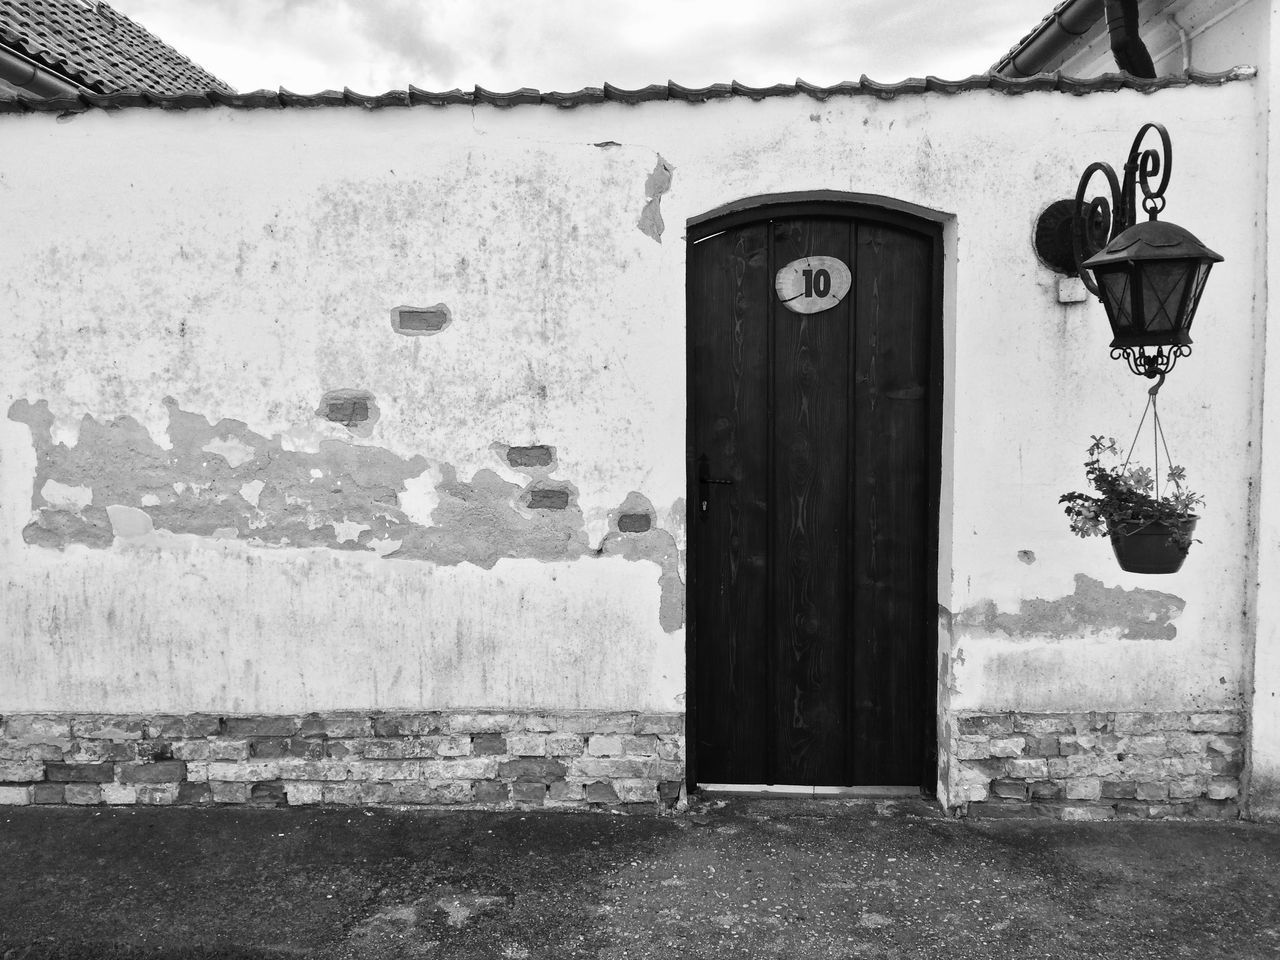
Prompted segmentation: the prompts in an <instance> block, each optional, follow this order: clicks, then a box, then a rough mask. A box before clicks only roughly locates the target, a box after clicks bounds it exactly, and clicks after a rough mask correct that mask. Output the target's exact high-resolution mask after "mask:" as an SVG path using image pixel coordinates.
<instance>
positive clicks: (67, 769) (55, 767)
mask: <svg viewBox="0 0 1280 960" xmlns="http://www.w3.org/2000/svg"><path fill="white" fill-rule="evenodd" d="M44 775H45V779H47V780H58V781H62V782H64V783H110V782H111V781H112V780H114V779H115V775H116V769H115V764H114V763H46V764H45V765H44ZM32 779H35V778H34V777H33V778H32Z"/></svg>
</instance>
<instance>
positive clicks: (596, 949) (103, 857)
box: [0, 800, 1280, 960]
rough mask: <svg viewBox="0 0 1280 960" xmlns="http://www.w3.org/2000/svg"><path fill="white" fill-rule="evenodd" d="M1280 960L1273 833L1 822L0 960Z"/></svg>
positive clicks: (166, 819)
mask: <svg viewBox="0 0 1280 960" xmlns="http://www.w3.org/2000/svg"><path fill="white" fill-rule="evenodd" d="M676 956H679V957H706V958H712V957H717V958H718V957H725V958H755V957H775V956H776V957H787V958H809V957H813V958H822V960H838V958H864V957H865V958H902V960H924V958H931V957H939V958H941V957H946V958H948V960H970V958H974V960H976V958H1006V957H1007V958H1018V960H1031V958H1063V960H1067V958H1070V960H1081V958H1117V960H1118V958H1125V960H1141V958H1161V960H1167V958H1182V957H1192V958H1197V960H1199V958H1214V957H1224V958H1226V957H1230V958H1235V960H1246V958H1268V960H1274V958H1276V957H1280V827H1277V826H1260V825H1253V824H1221V823H1191V822H1181V823H1144V822H1115V823H1079V824H1067V823H1059V822H1056V821H1025V820H985V821H956V820H947V819H944V818H942V817H941V816H940V815H938V814H937V813H935V812H933V811H931V810H930V809H929V808H927V807H925V806H924V805H923V804H920V803H916V802H885V801H882V802H879V803H874V802H866V801H863V802H857V803H853V802H841V801H832V802H817V801H793V800H785V801H784V800H739V801H734V802H731V803H727V804H709V805H701V806H698V807H695V809H694V810H693V811H692V812H691V813H689V814H687V815H685V816H682V817H657V816H643V815H641V816H636V815H631V816H611V815H608V814H567V813H527V814H521V813H502V814H495V813H464V812H444V813H435V812H426V811H408V812H395V811H361V810H354V811H348V810H298V809H295V810H274V809H252V810H251V809H242V810H230V809H218V810H187V809H168V810H166V809H101V810H66V809H48V808H43V809H42V808H5V809H4V810H3V811H0V958H3V960H35V958H48V957H59V958H84V960H89V958H92V960H112V958H115V960H142V958H148V960H159V958H192V960H231V958H242V960H250V958H258V960H262V958H276V957H281V958H283V957H315V958H319V960H338V958H378V960H382V958H389V960H398V958H413V960H418V958H421V960H427V958H464V957H465V958H472V957H475V958H489V957H492V958H503V960H513V958H516V960H518V958H529V960H534V958H553V957H554V958H559V957H575V958H576V957H584V958H592V960H623V958H627V960H630V958H647V957H664V958H669V957H676Z"/></svg>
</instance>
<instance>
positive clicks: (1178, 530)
mask: <svg viewBox="0 0 1280 960" xmlns="http://www.w3.org/2000/svg"><path fill="white" fill-rule="evenodd" d="M1198 519H1199V517H1187V519H1186V520H1183V521H1182V522H1181V523H1160V522H1158V521H1152V522H1150V523H1138V522H1136V521H1130V522H1128V523H1122V524H1118V525H1117V526H1115V527H1111V528H1109V530H1108V533H1110V535H1111V549H1112V550H1114V551H1115V555H1116V560H1117V561H1118V562H1119V564H1120V569H1121V570H1127V571H1129V572H1130V573H1177V572H1178V569H1179V568H1180V567H1181V566H1182V561H1183V560H1185V559H1187V550H1188V549H1189V548H1190V546H1191V544H1190V542H1189V540H1190V537H1191V534H1192V533H1193V532H1194V531H1195V529H1196V521H1197V520H1198ZM1175 535H1179V536H1180V539H1181V540H1182V542H1181V543H1179V542H1178V541H1177V540H1174V539H1173V537H1174V536H1175Z"/></svg>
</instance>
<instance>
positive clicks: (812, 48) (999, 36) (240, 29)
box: [114, 0, 1039, 92]
mask: <svg viewBox="0 0 1280 960" xmlns="http://www.w3.org/2000/svg"><path fill="white" fill-rule="evenodd" d="M114 6H116V7H117V8H119V9H121V10H122V11H123V12H125V13H126V14H128V15H129V16H130V17H132V18H134V19H136V20H137V21H138V22H139V23H142V24H143V25H145V26H146V27H147V28H148V29H150V30H152V31H153V32H155V33H156V34H158V35H159V36H160V37H162V38H163V39H164V40H166V42H168V43H170V44H172V45H173V46H175V47H177V48H178V49H180V50H181V51H182V52H183V53H185V54H187V55H188V56H190V57H191V58H192V59H193V60H195V61H196V62H198V63H200V64H201V65H202V66H204V67H206V68H207V69H209V70H210V71H212V72H213V73H215V74H217V75H218V76H221V77H223V78H224V79H225V80H227V81H228V82H229V83H231V84H233V85H234V86H236V87H238V88H239V89H242V90H248V89H255V88H258V87H269V88H273V87H277V86H285V87H288V88H290V89H293V90H297V91H300V92H313V91H316V90H320V89H325V88H337V89H341V88H342V87H343V86H350V87H352V88H354V89H357V90H361V91H363V92H378V91H382V90H386V89H391V88H404V87H406V86H408V85H409V84H410V83H413V84H416V85H417V86H420V87H424V88H426V89H450V88H452V87H462V88H464V89H468V88H470V87H473V86H475V85H477V84H479V85H482V86H485V87H488V88H490V89H495V90H511V89H514V88H516V87H521V86H530V87H537V88H539V89H544V90H576V89H579V88H581V87H583V86H599V85H601V84H602V83H604V82H605V81H606V80H607V81H609V82H611V83H614V84H617V85H618V86H623V87H636V86H643V85H645V84H648V83H658V82H664V81H666V80H668V79H673V80H676V81H677V82H680V83H684V84H689V85H695V84H696V85H700V84H706V83H713V82H725V81H729V80H738V81H740V82H743V83H747V84H750V85H755V86H763V85H768V84H773V83H780V82H782V83H790V82H792V81H793V80H795V78H796V77H803V78H804V79H806V80H808V81H810V82H813V83H837V82H839V81H841V80H848V79H856V78H857V77H858V76H859V75H860V74H863V73H866V74H868V75H869V76H872V77H875V78H876V79H879V80H896V79H901V78H902V77H906V76H911V75H915V76H920V75H924V74H926V73H933V74H938V75H941V76H947V77H959V76H967V75H968V74H970V73H979V72H982V71H984V70H986V69H987V67H988V66H990V65H991V63H992V62H994V61H995V60H996V59H997V58H998V57H999V56H1000V55H1001V54H1003V53H1004V51H1005V50H1007V49H1008V48H1009V46H1010V45H1012V44H1013V43H1014V42H1015V41H1017V40H1018V39H1019V38H1020V37H1022V36H1023V35H1025V34H1026V33H1027V32H1028V31H1029V30H1030V29H1031V28H1032V27H1033V26H1034V25H1035V23H1036V22H1037V21H1038V20H1039V15H1037V14H1030V15H1028V12H1027V9H1026V8H1027V6H1028V5H1027V4H1026V3H1025V0H989V2H987V3H983V4H969V5H963V6H962V5H958V4H955V3H954V2H942V0H917V2H915V3H911V4H896V5H889V4H885V3H883V2H879V0H851V2H846V3H841V4H832V3H830V2H829V0H789V2H787V3H786V4H778V3H776V2H773V0H769V2H766V0H736V2H714V0H701V2H697V3H690V2H688V0H650V2H648V3H646V4H643V5H641V4H623V3H602V2H601V0H559V2H556V3H531V2H529V0H520V2H517V0H432V2H429V3H428V2H423V0H200V2H196V0H115V3H114Z"/></svg>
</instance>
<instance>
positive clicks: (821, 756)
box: [770, 218, 851, 786]
mask: <svg viewBox="0 0 1280 960" xmlns="http://www.w3.org/2000/svg"><path fill="white" fill-rule="evenodd" d="M849 237H850V234H849V225H848V221H846V220H841V219H832V218H806V219H803V220H801V219H789V220H780V221H776V222H775V223H774V228H773V239H774V251H773V254H774V256H773V259H774V267H775V269H777V268H780V267H781V266H783V265H784V264H786V263H788V262H790V261H792V260H796V259H799V258H801V257H809V256H832V257H836V258H838V259H840V260H842V261H843V262H845V263H846V264H847V263H848V262H849V255H850V250H849ZM771 303H772V313H773V323H774V357H773V363H772V369H773V378H774V381H773V395H774V411H773V414H774V416H773V440H772V445H773V461H774V463H773V470H772V490H771V493H770V498H771V502H772V503H773V509H772V516H771V519H770V522H771V524H772V545H771V561H772V566H773V572H772V584H771V588H772V591H773V597H774V601H773V604H774V609H773V611H772V616H771V629H772V634H773V637H772V640H773V649H772V658H771V659H772V662H773V678H772V680H773V694H772V696H773V704H774V713H773V717H774V736H775V737H776V738H777V739H776V749H775V754H776V766H775V769H774V771H773V782H778V783H793V784H814V785H824V786H835V785H843V784H847V783H848V782H849V780H848V774H847V771H846V769H845V757H846V748H845V738H846V737H847V734H848V729H847V725H848V719H847V716H846V697H847V689H848V687H847V679H846V677H847V672H848V668H849V662H848V636H847V633H848V626H849V621H848V591H847V584H848V577H849V566H848V564H849V556H848V540H847V533H848V529H847V513H846V504H847V496H848V493H847V489H848V487H847V478H848V460H847V454H848V435H849V430H850V421H849V402H848V401H849V396H848V376H849V367H848V351H849V346H850V339H849V338H850V330H849V319H850V306H851V304H850V298H849V297H846V298H845V299H844V301H843V302H841V303H840V304H839V305H837V306H836V307H834V308H832V309H830V310H825V311H823V312H821V313H815V314H807V315H806V314H797V313H793V312H792V311H790V310H788V309H787V308H786V307H784V306H783V305H782V304H781V303H780V302H778V301H777V299H776V298H773V299H772V300H771Z"/></svg>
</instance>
